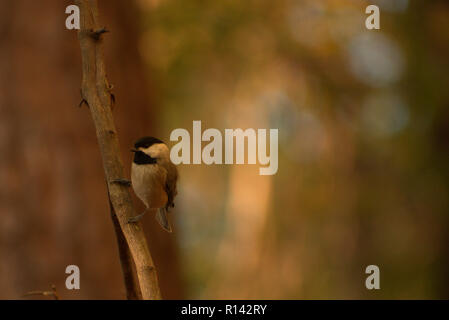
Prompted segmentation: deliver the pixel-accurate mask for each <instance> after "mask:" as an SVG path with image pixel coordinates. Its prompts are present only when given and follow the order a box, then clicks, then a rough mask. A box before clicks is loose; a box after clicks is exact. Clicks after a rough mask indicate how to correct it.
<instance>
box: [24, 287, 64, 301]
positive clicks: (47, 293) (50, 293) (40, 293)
mask: <svg viewBox="0 0 449 320" xmlns="http://www.w3.org/2000/svg"><path fill="white" fill-rule="evenodd" d="M23 296H24V297H27V296H47V297H53V299H55V300H59V296H58V293H57V292H56V286H55V285H54V284H52V285H51V291H29V292H27V293H25V294H24V295H23Z"/></svg>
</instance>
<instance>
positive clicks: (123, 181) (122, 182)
mask: <svg viewBox="0 0 449 320" xmlns="http://www.w3.org/2000/svg"><path fill="white" fill-rule="evenodd" d="M111 182H112V183H117V184H120V185H122V186H125V187H131V181H129V180H126V179H114V180H112V181H111Z"/></svg>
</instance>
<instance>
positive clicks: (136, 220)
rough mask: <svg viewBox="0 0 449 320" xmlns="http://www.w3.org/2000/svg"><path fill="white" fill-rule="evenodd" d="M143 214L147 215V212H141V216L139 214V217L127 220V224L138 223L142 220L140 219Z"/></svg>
mask: <svg viewBox="0 0 449 320" xmlns="http://www.w3.org/2000/svg"><path fill="white" fill-rule="evenodd" d="M145 213H147V210H145V211H144V212H142V213H141V214H139V215H137V216H135V217H132V218H129V219H128V223H136V222H139V221H140V220H142V218H143V216H144V215H145Z"/></svg>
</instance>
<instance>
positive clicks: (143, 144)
mask: <svg viewBox="0 0 449 320" xmlns="http://www.w3.org/2000/svg"><path fill="white" fill-rule="evenodd" d="M156 143H164V142H163V141H162V140H159V139H158V138H154V137H143V138H140V139H139V140H137V141H136V143H134V148H136V149H138V148H148V147H151V146H152V145H153V144H156Z"/></svg>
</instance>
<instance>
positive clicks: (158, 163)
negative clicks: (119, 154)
mask: <svg viewBox="0 0 449 320" xmlns="http://www.w3.org/2000/svg"><path fill="white" fill-rule="evenodd" d="M131 152H133V153H134V159H133V162H132V165H131V182H129V181H127V183H128V184H129V183H130V184H131V186H132V188H133V190H134V193H135V194H136V196H137V197H138V198H139V199H140V200H141V201H142V202H143V203H144V205H145V207H146V209H145V211H144V212H143V213H141V214H139V215H137V216H135V217H132V218H130V219H129V220H128V222H129V223H135V222H138V221H139V220H140V219H141V218H142V217H143V216H144V215H145V213H146V212H147V211H149V210H151V211H152V210H156V216H155V217H156V220H157V222H159V224H160V225H161V227H162V228H163V229H164V230H166V231H167V232H172V227H171V225H170V222H169V221H168V218H167V213H168V211H169V209H171V208H173V207H174V206H175V204H174V199H175V197H176V195H177V193H178V192H177V188H176V183H177V181H178V170H177V168H176V166H175V165H174V164H173V163H172V162H171V161H170V151H169V148H168V147H167V145H166V144H165V143H164V142H163V141H162V140H159V139H157V138H154V137H142V138H140V139H138V140H137V141H136V142H135V143H134V148H132V149H131ZM120 180H121V179H119V180H118V181H117V182H119V183H121V181H120Z"/></svg>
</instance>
